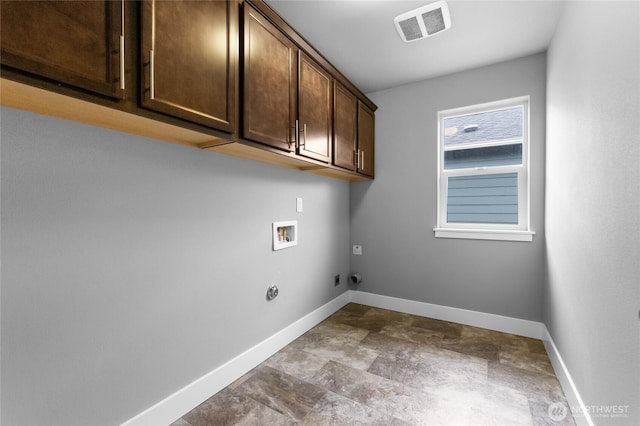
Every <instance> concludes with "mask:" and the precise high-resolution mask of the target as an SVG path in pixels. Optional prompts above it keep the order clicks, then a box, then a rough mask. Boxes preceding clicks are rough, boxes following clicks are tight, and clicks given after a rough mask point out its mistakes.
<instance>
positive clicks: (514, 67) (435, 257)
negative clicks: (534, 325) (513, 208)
mask: <svg viewBox="0 0 640 426" xmlns="http://www.w3.org/2000/svg"><path fill="white" fill-rule="evenodd" d="M545 67H546V60H545V55H544V54H538V55H534V56H529V57H525V58H522V59H518V60H514V61H509V62H504V63H500V64H496V65H492V66H487V67H483V68H478V69H475V70H472V71H466V72H461V73H457V74H452V75H448V76H445V77H440V78H434V79H429V80H425V81H422V82H419V83H414V84H410V85H406V86H401V87H397V88H393V89H389V90H385V91H380V92H376V93H372V94H370V97H371V99H372V100H373V101H374V102H375V103H376V104H377V105H378V107H379V109H378V111H377V112H376V179H375V181H373V182H361V183H360V182H359V183H357V184H353V185H352V187H351V235H352V242H353V243H354V244H362V245H363V255H362V256H352V261H351V265H352V268H353V269H354V270H356V271H358V272H361V273H362V276H363V283H362V284H361V285H360V288H359V289H360V290H361V291H366V292H371V293H375V294H382V295H387V296H394V297H400V298H404V299H409V300H416V301H422V302H429V303H435V304H439V305H444V306H451V307H456V308H464V309H471V310H476V311H480V312H488V313H493V314H499V315H506V316H510V317H515V318H523V319H528V320H535V321H540V320H542V309H541V306H542V281H543V278H544V274H543V272H542V271H543V265H544V253H543V248H544V228H543V227H544V219H543V212H544V138H545V134H544V129H545ZM523 95H530V97H531V101H530V102H531V103H530V115H531V133H530V134H531V139H530V143H531V151H530V152H531V169H530V174H531V224H532V229H533V230H534V231H535V232H536V233H537V234H536V235H535V237H534V241H533V242H532V243H523V242H505V241H480V240H460V239H455V240H453V239H436V238H435V237H434V234H433V228H434V226H435V225H436V210H437V203H436V190H437V182H436V179H437V112H438V111H439V110H443V109H449V108H454V107H461V106H467V105H473V104H478V103H483V102H490V101H496V100H501V99H506V98H512V97H517V96H523Z"/></svg>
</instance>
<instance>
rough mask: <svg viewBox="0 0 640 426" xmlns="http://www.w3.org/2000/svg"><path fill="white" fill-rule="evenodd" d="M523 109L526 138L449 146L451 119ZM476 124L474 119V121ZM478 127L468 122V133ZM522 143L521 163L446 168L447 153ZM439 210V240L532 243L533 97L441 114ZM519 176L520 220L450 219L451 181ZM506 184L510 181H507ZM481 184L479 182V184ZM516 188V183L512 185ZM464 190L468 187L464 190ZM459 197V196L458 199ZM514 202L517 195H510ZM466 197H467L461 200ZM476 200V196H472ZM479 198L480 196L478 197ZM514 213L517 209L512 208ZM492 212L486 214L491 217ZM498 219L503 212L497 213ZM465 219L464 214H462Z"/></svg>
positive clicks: (512, 214)
mask: <svg viewBox="0 0 640 426" xmlns="http://www.w3.org/2000/svg"><path fill="white" fill-rule="evenodd" d="M514 107H521V108H522V113H523V119H522V126H523V128H522V136H521V137H516V138H513V137H507V138H492V139H490V140H487V141H483V140H475V141H472V142H469V143H457V144H455V145H452V146H445V120H446V119H451V118H463V117H465V116H469V115H474V114H480V113H487V112H494V111H500V110H505V109H508V108H514ZM470 120H471V121H473V119H472V118H470ZM477 128H478V126H477V125H476V124H474V123H471V122H469V123H467V126H466V127H465V128H464V131H465V132H467V131H469V129H470V130H471V131H475V130H476V129H477ZM520 143H521V144H522V148H521V151H522V153H521V155H522V161H521V162H520V163H519V164H506V165H504V164H503V165H486V166H481V167H473V166H468V165H467V166H459V168H451V167H450V168H445V164H444V163H445V160H444V156H445V152H447V151H455V150H465V149H476V148H490V147H499V146H503V145H505V146H506V145H514V144H516V145H517V144H520ZM437 150H438V191H437V192H438V195H437V196H438V200H437V204H438V211H437V221H438V223H437V225H436V227H435V228H434V232H435V236H436V237H437V238H463V239H483V240H504V241H532V240H533V235H534V234H535V233H534V232H533V231H532V230H531V227H530V217H529V211H530V206H529V201H530V184H529V181H530V179H529V97H528V96H526V97H519V98H513V99H507V100H502V101H497V102H490V103H485V104H480V105H473V106H468V107H462V108H456V109H451V110H446V111H440V112H439V113H438V147H437ZM514 175H515V176H516V177H517V206H515V210H516V213H515V214H517V221H516V220H514V219H513V217H514V216H515V214H514V213H513V212H510V213H505V214H504V217H507V218H508V217H511V219H508V220H507V219H505V223H495V222H497V221H494V222H492V223H489V221H486V222H483V221H481V220H480V219H477V220H475V221H471V220H469V221H465V220H463V219H459V220H450V216H455V214H452V213H451V212H449V209H451V210H452V211H453V210H454V209H455V207H457V206H455V205H449V200H450V199H449V195H450V194H449V191H450V188H449V183H450V178H453V179H452V180H451V181H452V183H455V182H457V181H465V180H466V181H470V182H471V183H473V180H469V179H463V177H465V176H468V177H476V176H477V177H479V178H480V177H482V179H486V180H484V181H486V182H488V181H489V179H500V178H507V179H508V178H511V182H514V181H513V176H514ZM505 181H506V180H505ZM478 182H479V181H478ZM512 186H513V187H514V189H515V184H514V185H512ZM463 189H464V188H463ZM454 197H455V196H454ZM484 197H485V198H487V199H488V198H492V197H491V196H490V195H484ZM510 197H511V198H512V199H515V196H514V195H513V194H512V195H510ZM461 198H464V197H461ZM471 198H473V197H471ZM476 198H478V197H476ZM464 207H465V206H463V208H464ZM483 207H485V206H483V205H477V206H475V207H473V208H475V209H476V210H478V211H480V212H481V211H482V208H483ZM501 207H508V206H494V207H488V208H489V209H490V210H492V209H499V208H501ZM511 210H513V207H512V208H511ZM483 214H484V213H475V216H477V217H481V216H482V215H483ZM490 214H491V213H487V214H484V215H485V216H487V217H488V216H489V215H490ZM494 215H495V216H496V217H497V216H499V215H500V214H499V213H495V214H494ZM460 216H461V217H464V216H465V215H464V214H461V215H460ZM467 216H471V215H467Z"/></svg>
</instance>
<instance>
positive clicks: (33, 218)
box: [1, 108, 349, 426]
mask: <svg viewBox="0 0 640 426" xmlns="http://www.w3.org/2000/svg"><path fill="white" fill-rule="evenodd" d="M1 119H2V133H1V141H2V164H1V165H2V222H1V226H2V228H1V231H2V305H1V314H2V318H1V324H2V340H1V346H2V366H1V367H2V418H1V423H2V424H3V425H7V426H14V425H15V426H17V425H20V426H22V425H63V424H64V425H81V426H86V425H92V426H98V425H114V424H119V423H121V422H123V421H126V420H128V419H129V418H131V417H133V416H134V415H136V414H138V413H139V412H141V411H142V410H144V409H146V408H149V407H150V406H151V405H153V404H155V403H156V402H158V401H160V400H161V399H163V398H165V397H167V396H169V395H170V394H172V393H173V392H175V391H177V390H179V389H180V388H181V387H183V386H185V385H187V384H189V383H190V382H192V381H193V380H195V379H197V378H199V377H201V376H202V375H204V374H205V373H208V372H209V371H211V370H213V369H214V368H216V367H218V366H220V365H221V364H223V363H224V362H226V361H228V360H230V359H232V358H233V357H235V356H237V355H238V354H240V353H241V352H243V351H244V350H246V349H249V348H250V347H252V346H253V345H255V344H257V343H258V342H260V341H262V340H264V339H265V338H267V337H269V336H271V335H272V334H273V333H274V332H276V331H278V330H280V329H282V328H284V327H285V326H287V325H289V324H291V323H292V322H294V321H295V320H297V319H299V318H301V317H302V316H304V315H305V314H307V313H309V312H311V311H312V310H314V309H316V308H318V307H319V306H321V305H323V304H324V303H326V302H328V301H329V300H332V299H333V298H335V297H336V296H338V295H339V294H340V293H341V292H343V291H345V290H346V286H345V284H342V285H341V286H339V287H337V288H334V286H333V274H334V273H341V274H342V276H343V282H344V281H345V279H344V277H346V275H347V274H348V272H349V251H348V250H349V183H348V182H344V181H339V180H335V179H331V178H326V177H319V176H315V175H311V174H304V173H301V172H296V171H290V170H286V169H281V168H276V167H272V166H267V165H262V164H259V163H254V162H249V161H245V160H240V159H236V158H232V157H227V156H223V155H219V154H214V153H211V152H201V151H198V150H195V149H192V148H186V147H182V146H177V145H171V144H167V143H163V142H158V141H152V140H149V139H145V138H141V137H136V136H131V135H126V134H122V133H118V132H114V131H110V130H105V129H100V128H95V127H91V126H87V125H82V124H79V123H72V122H67V121H63V120H58V119H54V118H49V117H45V116H39V115H35V114H31V113H27V112H22V111H17V110H13V109H8V108H2V110H1ZM296 197H303V198H304V212H302V213H296V211H295V198H296ZM290 219H297V220H298V221H299V227H300V242H299V245H298V246H297V247H295V248H289V249H285V250H282V251H278V252H272V251H271V223H272V222H273V221H277V220H290ZM271 283H277V284H278V285H279V288H280V295H279V296H278V298H277V299H275V300H274V301H272V302H267V301H266V300H265V294H266V290H267V287H268V285H269V284H271Z"/></svg>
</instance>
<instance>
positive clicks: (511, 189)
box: [447, 172, 518, 224]
mask: <svg viewBox="0 0 640 426" xmlns="http://www.w3.org/2000/svg"><path fill="white" fill-rule="evenodd" d="M448 184H449V194H448V197H447V222H448V223H496V224H517V223H518V173H515V172H514V173H496V174H490V175H471V176H452V177H449V182H448Z"/></svg>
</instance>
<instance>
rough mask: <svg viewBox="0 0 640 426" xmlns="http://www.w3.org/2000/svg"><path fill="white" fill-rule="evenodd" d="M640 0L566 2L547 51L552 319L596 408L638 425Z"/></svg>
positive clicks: (548, 318)
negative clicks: (611, 409)
mask: <svg viewBox="0 0 640 426" xmlns="http://www.w3.org/2000/svg"><path fill="white" fill-rule="evenodd" d="M639 49H640V3H638V2H624V3H620V2H568V3H567V5H566V9H565V11H564V15H563V17H562V19H561V21H560V24H559V29H558V31H557V33H556V35H555V37H554V39H553V42H552V44H551V47H550V49H549V54H548V90H547V99H548V107H547V112H548V119H547V124H548V127H547V193H546V222H547V248H546V251H547V263H548V280H547V285H546V292H545V307H546V308H545V323H546V324H547V327H548V329H549V330H550V332H551V335H552V337H553V339H554V341H555V343H556V345H557V346H558V349H559V351H560V353H561V355H562V357H563V359H564V361H565V363H566V365H567V367H568V369H569V371H570V373H571V375H572V377H573V379H574V381H575V383H576V385H577V387H578V390H579V391H580V393H581V395H582V397H583V399H584V402H585V404H587V405H590V406H596V407H599V406H609V405H629V406H630V408H629V410H630V411H629V413H628V414H629V417H626V418H622V419H608V418H601V417H596V418H594V420H595V421H596V423H597V424H598V425H604V424H615V425H623V424H625V425H627V424H628V425H632V424H634V425H637V424H640V332H639V330H638V327H639V325H640V322H639V321H638V308H640V305H639V303H640V223H639V218H640V148H639V144H640V124H638V120H639V119H640V54H639Z"/></svg>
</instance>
